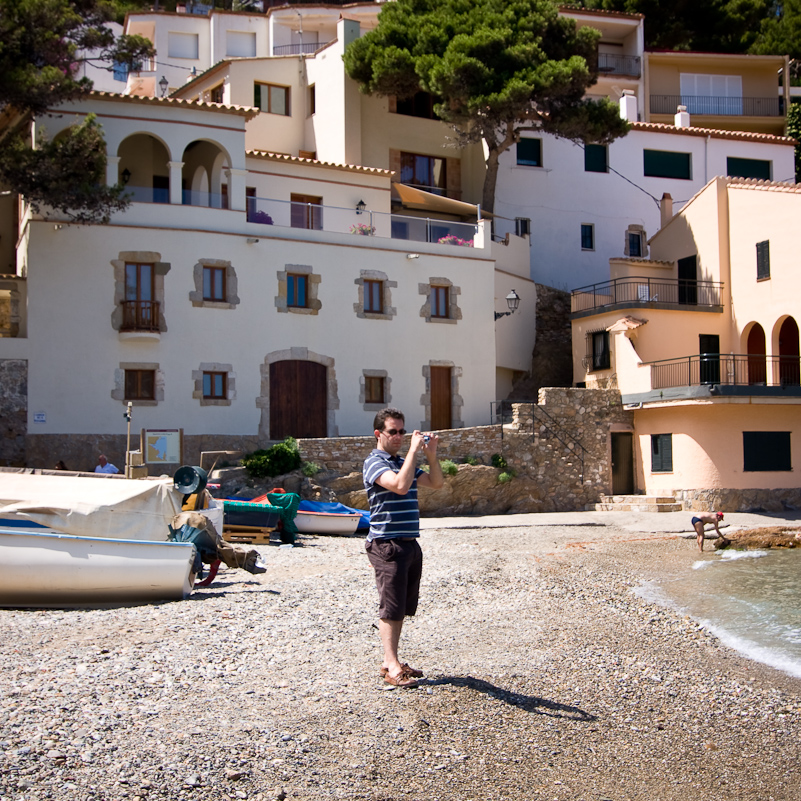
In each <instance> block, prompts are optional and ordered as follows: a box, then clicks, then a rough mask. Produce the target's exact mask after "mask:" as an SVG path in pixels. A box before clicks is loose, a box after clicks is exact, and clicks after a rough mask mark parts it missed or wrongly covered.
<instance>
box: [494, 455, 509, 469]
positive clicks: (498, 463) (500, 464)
mask: <svg viewBox="0 0 801 801" xmlns="http://www.w3.org/2000/svg"><path fill="white" fill-rule="evenodd" d="M490 461H491V462H492V466H493V467H497V468H498V470H503V469H504V467H507V462H506V459H504V458H503V456H501V454H500V453H493V454H492V459H491V460H490Z"/></svg>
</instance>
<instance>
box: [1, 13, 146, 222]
mask: <svg viewBox="0 0 801 801" xmlns="http://www.w3.org/2000/svg"><path fill="white" fill-rule="evenodd" d="M113 15H114V11H113V9H112V8H111V7H110V6H108V5H107V4H105V3H102V2H99V0H0V108H3V109H4V111H5V112H6V115H7V119H8V120H13V121H14V122H13V123H11V124H9V125H8V126H7V127H6V128H5V130H4V132H3V134H2V135H0V181H1V182H2V183H3V184H4V185H5V187H6V188H8V189H10V190H11V191H12V192H17V193H19V194H21V195H23V196H24V197H25V198H26V200H28V201H30V202H31V204H32V205H33V207H34V209H35V210H37V211H38V210H39V206H40V205H49V206H53V207H54V208H56V209H58V210H59V211H62V212H63V213H65V214H67V216H68V217H69V218H70V219H72V220H73V221H75V222H107V221H108V218H109V215H110V214H111V213H112V212H114V211H118V210H120V209H124V208H125V207H126V206H127V205H128V201H127V200H125V199H124V194H123V187H121V186H115V187H106V186H105V180H106V175H105V168H106V153H105V144H104V142H103V136H102V133H101V131H100V128H99V126H98V125H97V123H96V122H95V121H94V120H93V119H91V120H90V119H87V120H86V121H85V122H84V123H83V124H81V125H76V126H74V127H72V128H70V129H69V130H67V131H65V132H63V133H62V134H60V135H59V136H58V137H57V139H56V140H54V141H50V140H47V139H45V138H37V141H36V143H35V145H36V148H37V149H36V150H35V151H34V150H33V147H32V145H33V144H34V143H33V142H31V141H30V139H29V136H28V132H29V130H30V126H29V125H28V124H26V123H27V121H28V118H29V117H30V116H31V115H33V116H37V117H38V118H40V119H41V117H43V116H45V115H46V114H47V113H48V112H49V111H50V110H51V109H52V108H53V107H54V106H57V105H58V104H59V103H62V102H64V101H67V100H74V99H76V98H79V97H82V96H84V95H87V94H88V93H89V92H90V91H91V89H92V82H91V81H90V80H89V79H87V78H82V77H80V72H81V69H82V66H83V62H84V61H86V60H88V56H87V55H86V51H89V50H91V51H93V56H92V59H91V60H92V61H93V62H94V61H99V62H105V63H107V64H109V66H111V63H112V62H114V61H117V62H124V63H127V64H134V63H136V62H137V61H140V60H141V59H143V58H145V57H147V56H151V55H153V54H154V52H155V51H154V49H153V45H152V43H151V42H150V41H148V40H147V39H144V38H143V37H140V36H123V37H120V39H119V40H117V41H115V40H114V34H113V33H112V31H111V30H109V29H108V28H106V27H103V24H104V23H105V22H107V21H108V20H110V19H111V18H112V17H113Z"/></svg>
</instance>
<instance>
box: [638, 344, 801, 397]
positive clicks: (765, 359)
mask: <svg viewBox="0 0 801 801" xmlns="http://www.w3.org/2000/svg"><path fill="white" fill-rule="evenodd" d="M650 366H651V387H652V388H653V389H668V388H670V387H693V386H702V385H704V384H724V385H727V386H763V387H793V386H800V385H801V359H799V357H798V356H765V355H762V354H754V353H747V354H736V353H720V354H718V353H703V354H701V355H696V356H685V357H682V358H680V359H663V360H661V361H658V362H650Z"/></svg>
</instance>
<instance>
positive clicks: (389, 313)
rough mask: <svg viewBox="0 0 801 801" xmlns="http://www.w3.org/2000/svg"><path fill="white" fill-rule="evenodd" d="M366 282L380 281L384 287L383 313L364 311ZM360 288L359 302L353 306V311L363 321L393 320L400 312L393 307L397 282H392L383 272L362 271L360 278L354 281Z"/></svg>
mask: <svg viewBox="0 0 801 801" xmlns="http://www.w3.org/2000/svg"><path fill="white" fill-rule="evenodd" d="M365 281H380V282H381V283H382V285H383V287H382V288H383V297H382V301H383V309H384V311H382V312H381V313H378V312H371V311H365V310H364V284H365ZM353 283H354V284H356V286H357V287H358V292H359V295H358V300H357V301H356V303H354V304H353V311H355V312H356V316H357V317H359V318H360V319H362V320H391V319H392V318H393V317H395V315H397V313H398V310H397V309H396V308H395V307H394V306H393V305H392V290H393V289H396V288H397V286H398V282H397V281H390V280H389V276H388V275H387V274H386V273H384V272H381V270H361V271H360V272H359V277H358V278H356V279H354V281H353Z"/></svg>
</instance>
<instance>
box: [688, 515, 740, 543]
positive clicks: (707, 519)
mask: <svg viewBox="0 0 801 801" xmlns="http://www.w3.org/2000/svg"><path fill="white" fill-rule="evenodd" d="M721 520H723V512H709V513H708V514H702V515H698V516H696V517H694V518H693V519H692V520H691V521H690V522H691V523H692V524H693V528H694V529H695V533H696V534H697V535H698V536H697V538H696V539H697V540H698V550H699V551H703V550H704V524H705V523H711V524H712V525H713V526H714V527H715V531H717V533H718V536H719V537H720V538H721V539H722V540H723V544H724V545H728V544H729V543H730V542H731V540H729V539H727V538H726V537H725V536H724V535H723V534H721V533H720V529H719V528H718V522H719V521H721Z"/></svg>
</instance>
